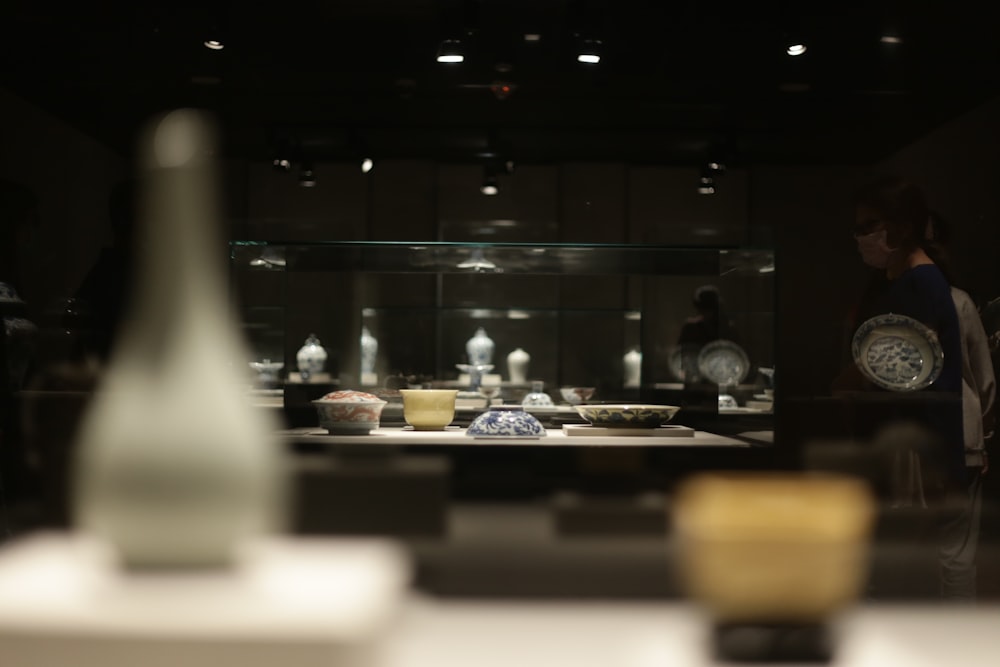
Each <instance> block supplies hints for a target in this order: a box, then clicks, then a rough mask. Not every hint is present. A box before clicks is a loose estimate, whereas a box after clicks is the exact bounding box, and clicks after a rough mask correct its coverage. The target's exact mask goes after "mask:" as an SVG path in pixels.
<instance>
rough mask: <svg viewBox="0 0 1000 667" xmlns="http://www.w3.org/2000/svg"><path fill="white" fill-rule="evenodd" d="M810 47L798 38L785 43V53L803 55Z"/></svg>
mask: <svg viewBox="0 0 1000 667" xmlns="http://www.w3.org/2000/svg"><path fill="white" fill-rule="evenodd" d="M808 50H809V49H808V47H807V46H806V45H805V43H803V42H800V41H798V40H789V41H788V42H786V43H785V53H787V54H788V55H790V56H793V57H794V56H801V55H802V54H803V53H805V52H806V51H808Z"/></svg>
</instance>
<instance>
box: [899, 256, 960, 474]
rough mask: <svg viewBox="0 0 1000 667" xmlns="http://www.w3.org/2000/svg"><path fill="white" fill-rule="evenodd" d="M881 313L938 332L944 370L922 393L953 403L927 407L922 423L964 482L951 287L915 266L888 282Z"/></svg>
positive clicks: (932, 270) (928, 268)
mask: <svg viewBox="0 0 1000 667" xmlns="http://www.w3.org/2000/svg"><path fill="white" fill-rule="evenodd" d="M880 310H881V311H882V312H891V313H896V314H899V315H906V316H908V317H912V318H913V319H915V320H918V321H920V322H922V323H923V324H926V325H927V326H928V327H930V328H931V329H933V330H934V331H935V332H936V333H937V336H938V341H939V342H940V343H941V348H942V349H943V350H944V367H943V369H942V371H941V375H940V376H939V377H938V379H937V380H935V381H934V382H933V383H932V384H931V385H930V386H929V387H927V388H926V389H924V390H923V391H925V392H946V393H951V394H953V395H954V396H955V397H956V401H954V402H950V403H949V402H945V403H941V404H940V405H937V406H932V404H928V406H927V410H926V414H925V415H924V417H925V419H923V420H921V421H924V423H925V424H926V425H927V426H928V427H930V428H932V429H933V430H934V431H935V432H937V433H938V434H939V435H940V436H942V438H943V440H944V443H943V444H944V445H945V451H944V452H943V454H944V455H945V457H946V458H947V465H948V467H949V468H950V469H951V470H952V471H953V473H954V474H955V475H956V476H957V478H958V479H963V478H964V475H965V449H964V442H965V439H964V438H963V437H962V411H961V407H962V404H961V395H962V336H961V332H960V331H959V325H958V313H957V311H956V310H955V302H954V301H953V300H952V297H951V285H950V284H949V283H948V280H947V278H945V276H944V274H943V273H942V272H941V270H940V269H939V268H938V267H937V266H936V265H934V264H922V265H920V266H915V267H913V268H910V269H907V270H906V271H904V272H903V273H902V274H901V275H900V276H899V277H898V278H896V279H895V280H893V281H891V282H890V283H889V286H888V290H887V291H886V292H885V293H884V297H883V299H882V302H881V303H880Z"/></svg>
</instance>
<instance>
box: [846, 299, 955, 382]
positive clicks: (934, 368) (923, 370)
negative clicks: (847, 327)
mask: <svg viewBox="0 0 1000 667" xmlns="http://www.w3.org/2000/svg"><path fill="white" fill-rule="evenodd" d="M851 354H852V355H853V356H854V363H855V364H857V366H858V368H859V369H860V370H861V372H862V373H863V374H864V375H865V377H867V378H868V379H869V380H871V381H872V382H874V383H875V384H877V385H878V386H880V387H882V388H883V389H888V390H890V391H917V390H919V389H923V388H925V387H927V386H928V385H930V384H931V383H933V382H934V381H935V380H937V379H938V376H939V375H941V369H942V368H944V351H943V350H942V349H941V343H940V342H939V341H938V337H937V334H936V333H934V331H933V330H932V329H930V328H929V327H927V326H926V325H924V324H922V323H921V322H918V321H917V320H915V319H913V318H912V317H907V316H906V315H896V314H894V313H888V314H886V315H876V316H875V317H873V318H871V319H869V320H865V321H864V322H863V323H862V324H861V326H860V327H858V330H857V331H856V332H855V333H854V339H853V340H852V341H851Z"/></svg>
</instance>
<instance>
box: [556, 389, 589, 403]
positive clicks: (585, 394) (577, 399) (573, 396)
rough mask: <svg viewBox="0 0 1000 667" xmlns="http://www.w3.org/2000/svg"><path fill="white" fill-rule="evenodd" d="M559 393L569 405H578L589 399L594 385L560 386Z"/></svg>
mask: <svg viewBox="0 0 1000 667" xmlns="http://www.w3.org/2000/svg"><path fill="white" fill-rule="evenodd" d="M559 393H560V394H562V399H563V400H564V401H566V402H567V403H569V404H570V405H580V404H581V403H586V402H587V401H589V400H590V397H591V396H593V395H594V387H560V388H559Z"/></svg>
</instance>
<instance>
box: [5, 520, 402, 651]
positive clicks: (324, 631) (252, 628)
mask: <svg viewBox="0 0 1000 667" xmlns="http://www.w3.org/2000/svg"><path fill="white" fill-rule="evenodd" d="M409 579H410V569H409V563H408V560H407V558H406V556H405V554H404V552H403V551H402V549H401V548H400V547H398V546H396V545H395V544H394V543H392V542H390V541H387V540H378V539H336V540H334V539H277V538H276V539H272V540H263V541H260V542H257V543H254V544H252V545H248V546H247V548H246V549H245V550H244V551H243V552H241V556H240V558H239V561H238V564H237V566H236V567H234V568H233V569H231V570H225V571H205V572H183V571H181V572H177V571H163V572H142V573H134V572H125V571H122V570H120V569H119V568H117V567H116V565H115V563H114V559H113V557H112V553H111V551H110V550H108V549H107V548H106V545H104V544H103V543H100V542H98V541H96V540H93V539H90V538H87V537H84V536H80V535H74V534H55V533H51V534H41V535H38V536H35V537H31V538H28V539H25V540H22V541H21V542H17V543H14V544H12V545H10V546H8V547H6V548H4V549H2V550H0V665H5V666H6V665H10V666H11V667H15V666H17V667H20V666H22V665H23V666H25V667H27V666H29V665H30V667H66V666H67V665H73V667H98V666H99V667H136V666H137V665H141V666H142V667H173V666H176V665H184V666H185V667H209V666H212V667H218V665H230V664H231V665H239V666H240V667H265V666H268V667H270V666H273V665H295V666H296V667H313V666H315V667H319V666H320V665H323V666H325V667H331V666H336V665H350V666H351V667H355V666H363V667H367V666H369V665H375V664H378V663H379V661H380V660H379V657H378V656H379V655H380V651H381V644H382V641H383V640H384V638H385V635H386V634H387V632H388V630H389V629H390V628H391V627H392V626H393V622H394V621H395V617H396V614H397V611H398V609H399V608H400V607H401V604H402V601H403V598H404V596H405V594H406V591H407V588H408V584H409Z"/></svg>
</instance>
